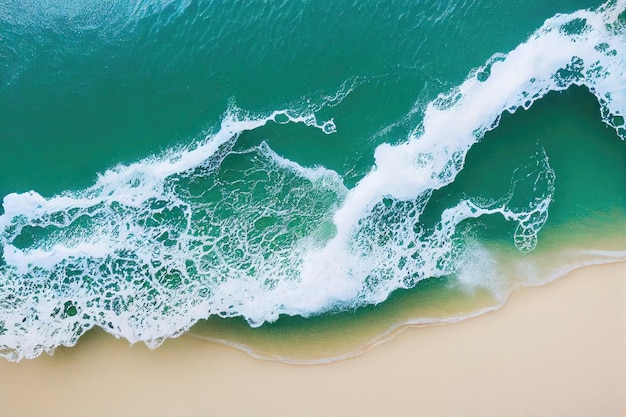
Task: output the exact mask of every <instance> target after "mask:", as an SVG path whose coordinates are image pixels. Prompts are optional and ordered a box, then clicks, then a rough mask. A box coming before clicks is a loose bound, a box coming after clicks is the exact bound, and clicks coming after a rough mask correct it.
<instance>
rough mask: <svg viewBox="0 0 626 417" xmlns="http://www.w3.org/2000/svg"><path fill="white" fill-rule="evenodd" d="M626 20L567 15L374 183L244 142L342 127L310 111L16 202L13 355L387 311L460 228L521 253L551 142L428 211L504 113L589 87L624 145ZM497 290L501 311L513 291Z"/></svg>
mask: <svg viewBox="0 0 626 417" xmlns="http://www.w3.org/2000/svg"><path fill="white" fill-rule="evenodd" d="M624 8H625V3H624V2H609V3H607V4H605V5H603V6H602V7H600V8H599V9H598V10H596V11H588V10H582V11H578V12H575V13H572V14H569V15H557V16H554V17H553V18H551V19H549V20H547V21H546V22H545V24H544V25H543V26H542V27H541V28H540V29H539V30H537V31H536V32H535V33H534V34H533V35H532V36H531V37H530V38H529V39H528V40H527V41H526V42H524V43H522V44H520V45H519V46H518V47H516V48H515V49H514V50H512V51H510V52H509V53H508V54H496V55H494V56H493V57H492V58H491V59H490V60H489V61H488V62H487V63H486V64H485V65H484V66H483V67H481V68H479V69H476V70H474V71H472V72H471V73H470V74H469V76H468V77H467V79H466V80H465V82H463V83H462V84H461V85H460V86H458V87H457V88H455V89H454V90H453V91H450V92H448V93H446V94H442V95H440V96H439V97H438V98H437V99H436V100H434V101H433V102H431V103H429V104H428V105H427V106H426V108H425V109H424V118H423V122H422V123H421V124H420V125H419V126H417V127H416V129H415V131H414V133H413V134H412V135H411V136H410V137H408V138H407V139H406V140H405V141H404V142H403V143H401V144H400V145H389V144H383V145H381V146H379V147H378V148H377V149H376V152H375V165H374V167H373V168H372V170H371V172H369V173H368V174H367V175H365V176H364V178H362V179H361V180H360V181H359V182H358V184H357V185H356V186H355V187H353V188H351V189H347V188H346V186H345V185H344V183H343V179H342V177H341V176H340V175H339V174H338V173H337V172H334V171H332V170H329V169H326V168H324V167H319V166H318V167H304V166H301V165H300V164H298V163H296V162H293V161H290V160H288V159H286V158H283V157H281V156H280V155H278V154H277V153H276V152H274V151H273V150H272V149H271V148H270V146H269V145H267V144H266V143H261V144H256V145H253V146H250V147H249V148H247V149H241V148H240V147H236V146H235V145H236V144H237V141H238V139H239V137H240V136H241V134H242V133H244V132H246V131H251V130H255V129H259V128H262V127H263V126H265V125H267V124H272V123H273V124H278V125H280V124H291V123H304V124H306V125H308V126H310V127H311V128H313V129H315V128H317V129H321V130H322V131H323V132H324V133H328V134H332V133H333V132H334V131H335V125H334V123H333V122H332V120H331V121H327V122H319V121H318V120H317V119H316V117H315V109H314V110H313V111H311V112H309V113H302V112H294V111H290V110H283V111H276V112H274V113H272V114H270V115H267V116H262V117H261V116H250V115H243V114H242V112H240V111H237V110H236V109H233V110H231V111H230V112H228V114H227V115H226V116H224V118H223V121H222V125H221V127H220V128H219V129H217V131H216V132H215V133H212V134H210V135H208V136H207V137H206V138H204V139H202V140H200V141H198V142H197V143H195V144H193V145H190V146H188V147H186V148H182V149H177V150H171V151H168V152H166V153H164V154H161V155H156V156H153V157H149V158H146V159H144V160H142V161H139V162H136V163H134V164H130V165H120V166H118V167H115V168H113V169H111V170H109V171H106V172H105V173H103V174H102V175H100V176H99V178H98V180H97V181H96V183H95V184H94V185H93V186H92V187H90V188H88V189H85V190H79V191H68V192H65V193H63V194H60V195H57V196H53V197H50V198H45V197H43V196H41V195H40V194H38V193H37V192H35V191H31V192H29V193H23V194H9V195H7V196H5V197H4V200H3V208H4V214H2V215H1V216H0V244H1V249H0V250H1V252H0V253H1V255H2V257H1V258H0V277H1V279H2V285H1V286H0V318H1V319H0V320H1V321H0V349H1V350H0V353H1V354H2V355H3V356H5V357H7V358H8V359H11V360H19V359H21V358H23V357H28V358H30V357H35V356H37V355H39V354H41V353H42V352H43V351H51V350H53V349H54V348H55V347H57V346H60V345H73V344H74V343H76V341H77V340H78V338H79V337H80V336H81V334H83V333H84V332H85V331H86V330H88V329H90V328H91V327H93V326H99V327H102V328H103V329H105V330H106V331H108V332H109V333H111V334H113V335H115V336H118V337H124V338H126V339H128V340H130V341H131V342H136V341H143V342H145V343H146V344H148V345H149V346H151V347H155V346H158V345H159V344H160V343H161V342H162V341H163V340H164V339H165V338H167V337H173V336H176V335H179V334H181V333H182V332H184V331H186V330H188V329H189V328H190V326H191V325H193V324H194V323H195V322H197V321H198V320H200V319H203V318H207V317H209V316H212V315H217V316H221V317H234V316H241V317H244V318H245V319H246V320H247V321H248V323H249V324H250V325H252V326H260V325H261V324H263V323H265V322H271V321H275V320H276V319H277V318H278V317H279V315H281V314H287V315H302V316H305V317H306V316H310V315H315V314H321V313H324V312H328V311H339V310H345V309H352V308H356V307H359V306H362V305H368V304H377V303H380V302H382V301H384V300H385V299H386V298H387V297H388V296H389V294H390V293H391V292H392V291H394V290H396V289H399V288H411V287H413V286H414V285H415V284H416V283H417V282H419V281H421V280H424V279H427V278H432V277H439V276H443V275H449V274H452V273H458V274H459V275H460V276H463V273H462V272H463V271H462V269H463V267H464V266H463V265H464V262H463V259H464V251H465V250H466V246H465V245H464V242H463V236H460V235H459V231H458V226H459V225H460V224H461V223H462V222H464V221H465V220H467V219H472V218H477V217H480V216H502V217H503V218H504V219H506V220H507V221H510V222H513V223H514V224H515V225H516V228H515V233H514V236H513V242H512V244H513V245H514V246H515V247H516V248H517V249H518V250H519V251H522V252H528V251H532V250H533V249H534V248H535V246H536V244H537V240H538V233H539V232H540V230H541V229H542V227H543V226H544V224H545V223H546V221H547V218H548V213H549V207H550V203H551V201H552V199H553V195H554V182H555V172H554V170H553V169H552V167H551V166H550V159H549V155H547V154H546V152H545V150H544V149H542V148H540V147H538V148H537V149H536V152H535V153H534V154H532V155H529V157H528V159H527V160H526V161H525V162H524V163H523V164H522V165H520V166H519V167H517V169H516V170H515V171H514V173H513V175H512V177H511V179H510V187H509V189H508V191H507V192H506V193H504V194H503V195H502V196H499V197H498V198H494V199H490V200H485V199H479V198H471V197H467V198H462V199H459V200H458V201H456V202H455V203H454V204H452V205H450V206H449V207H446V208H445V209H444V210H442V211H441V213H440V214H439V216H438V218H437V219H436V221H434V222H425V221H423V218H422V215H423V213H424V211H425V208H426V206H427V204H428V203H429V201H430V200H431V196H432V195H433V192H434V191H436V190H438V189H441V188H442V187H444V186H446V185H448V184H450V183H452V182H454V180H455V177H456V175H457V174H458V173H459V172H460V171H461V170H462V169H463V166H464V163H465V158H466V155H467V152H468V151H469V149H470V148H471V147H472V146H473V145H474V144H475V143H477V142H478V141H479V140H480V139H481V138H482V137H483V136H484V135H485V133H486V132H488V131H490V130H492V129H495V128H497V126H498V123H499V120H500V117H501V115H502V114H503V113H504V112H510V113H513V112H515V111H517V110H518V109H522V108H523V109H528V108H530V107H531V106H532V105H533V103H534V102H535V101H537V100H539V99H541V98H542V97H543V96H545V95H546V94H547V93H548V92H550V91H560V90H565V89H567V88H569V87H570V86H572V85H582V86H586V87H587V88H588V89H589V91H591V93H593V94H594V95H595V96H596V97H597V99H598V102H599V103H600V105H601V112H602V118H603V120H604V122H605V123H606V124H608V125H609V126H611V127H613V128H614V129H615V131H616V132H617V135H618V136H619V137H621V138H622V139H624V137H625V136H624V135H625V133H626V130H624V129H625V126H624V119H623V114H624V111H626V96H625V95H624V92H625V91H626V85H625V83H626V80H625V79H624V77H623V72H624V70H625V68H626V65H625V64H624V61H623V59H624V56H626V55H625V54H626V50H625V41H624V21H623V17H622V14H623V12H624ZM349 93H350V91H340V93H339V94H338V96H337V97H339V98H333V99H332V100H336V99H338V100H341V98H343V97H345V95H346V94H349ZM395 141H397V138H390V140H389V142H395ZM469 281H472V280H469ZM472 285H474V286H489V283H488V282H487V281H486V280H485V281H481V280H480V279H478V280H475V281H472ZM493 291H496V292H497V291H501V292H500V293H497V294H496V296H497V297H500V298H502V299H504V298H505V297H506V296H507V295H508V291H510V288H505V289H501V288H493Z"/></svg>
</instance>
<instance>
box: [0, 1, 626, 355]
mask: <svg viewBox="0 0 626 417" xmlns="http://www.w3.org/2000/svg"><path fill="white" fill-rule="evenodd" d="M625 7H626V6H625V4H624V2H621V1H609V2H608V3H605V4H602V3H601V2H600V1H587V0H585V1H582V0H576V1H573V0H572V1H558V2H545V1H538V0H537V1H535V0H531V1H517V0H514V1H507V2H496V3H494V2H487V1H481V0H475V1H471V0H468V1H459V2H445V1H435V0H428V1H411V2H406V1H391V2H375V1H372V2H327V1H285V2H241V1H232V2H216V1H204V0H199V1H192V0H187V1H183V0H180V1H174V0H172V1H165V0H134V1H130V2H121V1H120V2H105V1H102V0H86V1H61V0H34V1H31V2H23V1H13V0H7V1H5V2H3V3H2V4H0V68H1V69H0V103H1V104H0V106H1V107H0V145H1V146H2V149H3V152H0V196H4V199H3V203H2V208H1V209H0V353H2V355H3V356H5V357H7V358H8V359H11V360H19V359H21V358H23V357H35V356H37V355H39V354H41V353H42V352H44V351H52V350H54V348H55V347H57V346H60V345H73V344H75V343H76V341H77V340H78V338H79V337H80V336H81V335H82V334H83V333H84V332H86V331H87V330H89V329H90V328H92V327H94V326H97V327H102V328H103V329H104V330H106V331H107V332H109V333H111V334H113V335H115V336H117V337H124V338H126V339H128V340H129V341H131V342H136V341H143V342H145V343H147V344H148V345H149V346H152V347H154V346H158V345H159V344H160V343H161V342H162V341H163V340H164V339H165V338H167V337H173V336H177V335H179V334H181V333H183V332H186V331H189V329H190V328H191V329H192V330H191V331H192V333H194V334H197V335H201V336H202V337H206V338H209V339H212V340H215V339H219V340H225V341H227V342H228V343H233V344H237V345H240V346H243V347H245V348H246V349H251V350H253V351H255V352H256V353H257V354H259V355H261V356H271V357H280V358H284V359H286V360H295V361H300V360H304V361H310V360H324V359H329V358H333V357H341V356H342V355H343V356H345V355H347V354H350V353H351V352H354V351H356V350H358V349H360V348H361V347H362V346H363V345H366V344H367V343H371V342H372V341H373V340H376V339H377V338H380V337H385V335H388V334H390V332H392V331H393V329H394V328H397V327H398V326H401V325H403V324H408V323H412V324H429V323H433V322H452V321H457V320H460V319H463V318H466V317H470V316H473V315H476V314H479V313H481V312H484V311H487V310H490V309H493V308H496V307H498V306H500V305H501V304H502V303H503V302H504V300H506V297H508V295H509V294H510V292H511V291H512V290H513V289H514V288H515V287H517V286H523V285H540V284H543V283H545V282H548V281H550V280H552V279H555V278H556V277H558V276H559V275H562V273H563V272H564V271H566V270H569V269H572V268H574V267H576V266H580V265H584V264H590V263H599V262H607V261H612V260H620V259H623V258H624V257H625V256H626V242H624V241H623V238H622V235H623V231H624V230H625V229H624V226H625V224H626V223H625V220H626V213H625V210H626V187H625V185H626V184H625V182H626V175H625V171H626V156H625V155H626V154H625V146H626V145H625V144H624V142H623V138H624V119H623V113H624V112H625V111H626V93H625V91H626V81H625V80H623V79H622V78H623V77H622V76H621V75H620V74H622V73H623V70H624V69H625V68H626V64H625V63H624V61H623V60H624V58H625V57H626V55H624V54H626V43H625V41H624V32H625V31H626V30H625V29H624V25H625V24H626V20H625V18H624V9H625ZM529 271H533V272H532V273H530V272H529ZM196 323H198V324H196ZM194 325H195V326H194ZM192 326H194V327H192ZM346 329H352V330H351V332H352V333H355V334H357V333H358V334H359V336H358V337H349V336H348V335H347V336H346V337H345V338H344V339H345V340H344V341H342V338H341V337H340V336H338V335H341V334H346ZM356 329H361V330H356ZM320 339H322V340H324V339H328V340H330V339H332V340H334V341H335V342H333V343H334V344H332V346H331V345H329V347H328V349H326V350H325V352H327V353H325V355H326V357H325V358H319V357H311V356H310V354H309V353H307V352H308V351H306V348H304V347H303V348H302V352H300V353H298V352H291V353H290V352H287V351H284V350H283V351H280V350H277V346H280V345H281V343H283V342H285V341H294V340H299V341H300V342H301V345H302V346H305V347H306V346H307V345H309V344H311V343H313V342H314V341H315V340H318V341H319V340H320ZM337 341H339V342H337ZM289 346H291V347H292V348H293V346H294V344H293V343H291V344H289ZM317 351H318V352H319V350H317Z"/></svg>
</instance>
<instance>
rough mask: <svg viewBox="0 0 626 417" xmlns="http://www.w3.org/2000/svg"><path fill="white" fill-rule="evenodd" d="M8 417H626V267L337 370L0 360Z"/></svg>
mask: <svg viewBox="0 0 626 417" xmlns="http://www.w3.org/2000/svg"><path fill="white" fill-rule="evenodd" d="M0 378H1V379H0V381H1V385H0V415H2V416H11V417H19V416H38V417H39V416H68V415H69V416H309V415H310V416H320V415H325V416H339V415H348V416H383V415H392V416H455V417H456V416H481V417H482V416H568V417H573V416H585V417H591V416H620V417H621V416H624V415H626V264H615V265H606V266H594V267H588V268H584V269H582V270H579V271H576V272H574V273H572V274H570V275H569V276H567V277H564V278H561V279H560V280H558V281H557V282H555V283H552V284H549V285H546V286H544V287H541V288H532V289H524V290H519V291H517V292H516V293H515V294H513V296H512V297H511V298H510V300H509V301H508V302H507V304H506V305H505V306H504V307H503V308H502V309H501V310H499V311H497V312H494V313H489V314H486V315H483V316H481V317H478V318H474V319H470V320H467V321H465V322H462V323H458V324H453V325H443V326H434V327H429V328H410V329H407V330H405V331H403V332H402V333H400V334H399V335H397V336H396V337H395V338H393V339H392V340H391V341H388V342H386V343H384V344H381V345H379V346H376V347H374V348H372V349H371V350H369V351H367V352H365V353H364V354H363V355H360V356H358V357H354V358H351V359H347V360H344V361H340V362H335V363H332V364H329V365H308V366H303V365H287V364H283V363H278V362H272V361H264V360H259V359H254V358H252V357H250V356H248V355H247V354H245V353H243V352H241V351H238V350H235V349H233V348H229V347H225V346H220V345H215V344H210V343H207V342H204V341H201V340H198V339H195V338H193V337H191V336H184V337H181V338H179V339H177V340H171V341H168V342H166V343H165V344H164V345H163V346H162V347H161V348H159V349H157V350H155V351H149V350H148V349H147V348H145V347H144V346H133V347H132V348H129V347H128V344H127V343H126V342H125V341H121V340H115V339H113V338H112V337H110V336H106V335H103V334H95V335H94V334H91V335H87V336H86V337H85V338H84V339H83V340H81V342H80V343H79V346H77V347H75V348H72V349H59V350H57V353H56V354H55V356H54V357H47V356H46V357H41V358H39V359H36V360H31V361H22V362H20V363H18V364H14V363H8V362H6V361H0Z"/></svg>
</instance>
